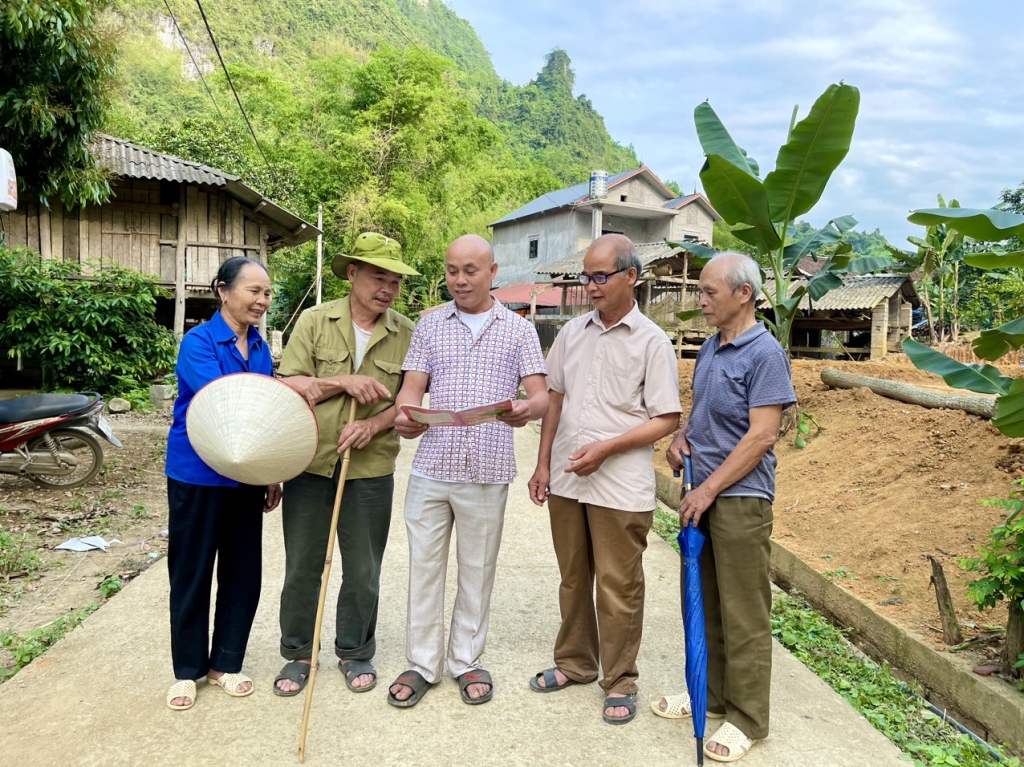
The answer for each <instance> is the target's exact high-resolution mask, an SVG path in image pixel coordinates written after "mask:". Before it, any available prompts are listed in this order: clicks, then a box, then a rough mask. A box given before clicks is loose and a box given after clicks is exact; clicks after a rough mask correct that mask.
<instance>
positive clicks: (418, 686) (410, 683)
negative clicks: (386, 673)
mask: <svg viewBox="0 0 1024 767" xmlns="http://www.w3.org/2000/svg"><path fill="white" fill-rule="evenodd" d="M396 684H401V685H405V686H406V687H408V688H409V689H411V690H412V695H410V696H409V697H408V698H406V699H405V700H399V699H398V698H396V697H395V696H394V695H392V694H391V688H390V687H389V688H388V703H390V704H391V705H392V706H396V707H398V708H412V707H413V706H415V705H416V704H417V703H419V702H420V699H421V698H422V697H423V696H424V695H426V694H427V690H429V689H430V688H431V687H433V685H432V684H431V683H430V682H428V681H427V680H426V679H424V678H423V675H422V674H420V672H419V671H412V670H409V671H406V672H405V673H404V674H402V675H401V676H400V677H398V679H396V680H395V681H394V682H392V683H391V687H394V686H395V685H396Z"/></svg>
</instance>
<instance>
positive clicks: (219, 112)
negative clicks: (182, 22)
mask: <svg viewBox="0 0 1024 767" xmlns="http://www.w3.org/2000/svg"><path fill="white" fill-rule="evenodd" d="M164 7H165V8H166V9H167V13H169V14H170V16H171V21H172V22H173V23H174V28H175V29H176V30H178V36H179V37H180V38H181V43H182V45H184V46H185V52H186V53H188V57H189V58H190V59H192V66H194V67H195V68H196V72H197V73H198V74H199V79H200V80H202V81H203V87H204V88H206V93H207V95H209V97H210V101H212V102H213V108H214V109H216V110H217V114H218V115H220V119H221V120H223V119H224V113H223V112H221V111H220V107H219V106H217V100H216V99H215V98H214V97H213V91H211V90H210V86H209V85H207V84H206V78H205V77H203V70H201V69H200V68H199V62H197V61H196V57H195V56H193V55H192V49H191V48H189V47H188V40H186V39H185V33H184V32H182V31H181V27H180V26H178V20H177V19H176V18H174V11H172V10H171V6H170V4H169V3H168V2H167V0H164Z"/></svg>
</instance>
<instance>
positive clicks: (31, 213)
mask: <svg viewBox="0 0 1024 767" xmlns="http://www.w3.org/2000/svg"><path fill="white" fill-rule="evenodd" d="M39 207H40V206H39V203H38V202H30V203H28V204H26V205H25V218H26V219H27V221H26V223H27V224H28V235H27V239H26V240H25V245H26V247H29V248H31V249H32V250H34V251H35V252H36V253H38V252H39Z"/></svg>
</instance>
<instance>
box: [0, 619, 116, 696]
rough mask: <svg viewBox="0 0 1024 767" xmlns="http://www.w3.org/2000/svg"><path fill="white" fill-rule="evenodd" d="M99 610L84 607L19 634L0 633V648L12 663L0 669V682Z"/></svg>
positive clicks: (15, 672) (4, 680)
mask: <svg viewBox="0 0 1024 767" xmlns="http://www.w3.org/2000/svg"><path fill="white" fill-rule="evenodd" d="M97 609H99V605H86V606H85V607H80V608H78V609H77V610H72V611H71V612H69V613H68V614H67V615H62V616H61V617H60V618H57V620H55V621H53V622H52V623H47V624H46V625H45V626H43V627H41V628H38V629H36V630H35V631H26V632H25V633H23V634H19V633H17V632H14V631H12V630H10V629H7V630H6V631H3V632H0V646H2V647H4V648H5V649H7V650H9V651H10V653H11V655H12V656H14V662H13V663H12V664H11V665H10V666H7V667H6V668H0V682H6V681H8V680H9V679H10V678H11V677H13V676H14V675H15V674H17V673H18V672H19V671H21V669H23V668H24V667H25V666H27V665H28V664H29V663H31V662H32V661H34V660H35V659H36V658H38V657H39V656H40V655H42V654H43V653H44V652H46V651H47V650H48V649H49V648H50V647H52V646H53V645H55V644H56V643H57V642H59V641H60V640H61V639H63V638H64V635H65V634H67V633H68V632H69V631H71V630H72V629H73V628H75V627H76V626H78V625H80V624H81V623H82V621H84V620H85V619H86V618H87V617H88V616H89V614H90V613H92V612H93V611H95V610H97Z"/></svg>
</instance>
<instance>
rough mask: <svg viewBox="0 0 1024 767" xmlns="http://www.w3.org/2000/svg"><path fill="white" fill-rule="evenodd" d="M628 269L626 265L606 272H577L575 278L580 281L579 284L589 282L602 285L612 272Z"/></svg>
mask: <svg viewBox="0 0 1024 767" xmlns="http://www.w3.org/2000/svg"><path fill="white" fill-rule="evenodd" d="M628 270H629V267H628V266H627V267H626V268H625V269H616V270H615V271H614V272H608V274H577V275H576V279H577V280H579V281H580V285H587V284H589V283H591V282H593V283H594V284H595V285H604V284H605V283H606V282H608V278H609V277H611V276H612V275H613V274H619V273H620V272H625V271H628Z"/></svg>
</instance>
